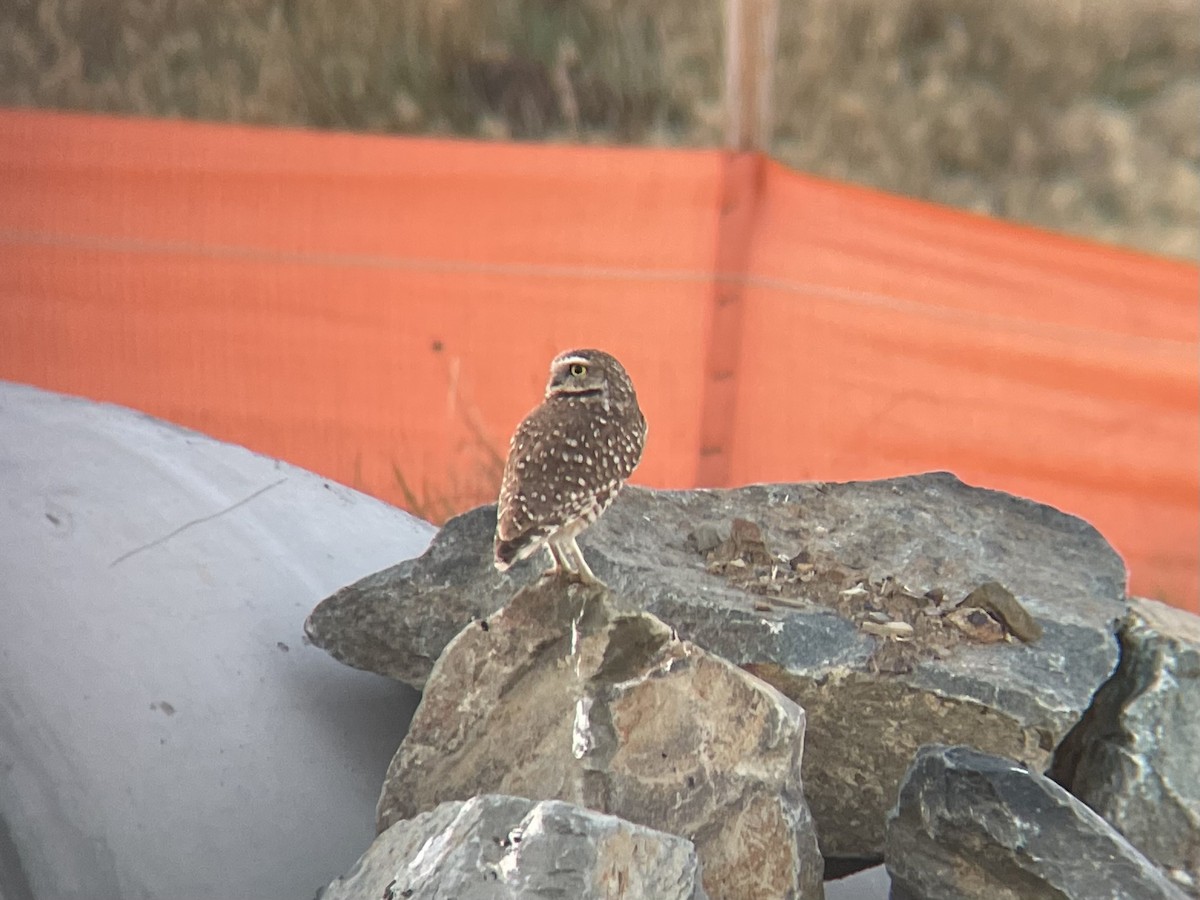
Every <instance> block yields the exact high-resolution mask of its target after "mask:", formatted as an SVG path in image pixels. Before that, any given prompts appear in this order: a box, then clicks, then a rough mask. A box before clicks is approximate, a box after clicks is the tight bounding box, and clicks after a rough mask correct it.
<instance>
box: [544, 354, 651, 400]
mask: <svg viewBox="0 0 1200 900" xmlns="http://www.w3.org/2000/svg"><path fill="white" fill-rule="evenodd" d="M552 397H568V398H572V399H580V400H586V399H596V400H599V401H600V402H602V403H603V404H604V405H605V406H608V405H609V404H613V405H616V406H625V405H627V404H629V403H631V402H632V403H636V402H637V397H636V395H635V394H634V391H633V382H632V381H630V380H629V375H628V373H626V371H625V367H624V366H622V365H621V364H620V363H619V362H617V359H616V357H614V356H612V355H610V354H608V353H605V352H604V351H603V350H568V351H567V352H565V353H560V354H558V356H556V357H555V358H554V361H553V362H552V363H550V383H549V384H547V385H546V399H548V400H549V399H550V398H552Z"/></svg>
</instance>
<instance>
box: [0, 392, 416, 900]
mask: <svg viewBox="0 0 1200 900" xmlns="http://www.w3.org/2000/svg"><path fill="white" fill-rule="evenodd" d="M0 505H2V511H0V857H3V861H2V862H0V897H6V898H9V897H11V898H20V897H24V896H28V895H32V896H34V897H39V898H53V900H69V898H88V900H109V898H132V897H138V898H142V897H177V898H185V900H197V898H209V897H211V898H232V897H246V898H249V897H253V898H272V897H279V898H284V897H287V898H292V900H294V898H306V897H312V896H314V894H315V893H316V891H317V889H318V888H319V887H320V886H322V885H323V884H326V883H327V882H328V881H329V880H330V879H331V878H332V877H334V876H335V875H337V874H339V873H340V872H343V871H345V869H346V867H347V866H348V865H350V864H351V863H352V862H353V861H354V859H355V858H356V857H357V856H358V855H359V854H360V853H361V852H362V848H363V847H365V846H366V845H367V844H368V843H369V842H370V840H371V838H372V835H373V824H374V818H373V815H374V807H375V800H376V796H377V791H378V785H379V780H380V778H381V777H382V775H383V772H384V770H385V769H386V767H387V762H388V759H389V758H390V756H391V754H392V753H393V751H394V750H395V748H396V746H397V744H398V742H399V740H400V739H401V737H402V735H403V731H404V729H405V728H406V727H407V722H408V719H409V717H410V715H411V711H412V708H413V706H414V704H415V701H416V695H415V694H414V693H413V692H412V691H411V690H408V689H406V688H403V687H401V686H400V685H398V684H395V683H393V682H391V681H389V680H387V679H384V678H381V677H379V676H375V675H370V674H367V673H364V672H358V671H354V670H351V669H348V668H346V667H344V666H342V665H340V664H338V663H336V662H334V661H333V660H331V659H330V658H329V657H328V656H327V655H326V654H325V653H324V652H322V651H320V650H317V649H316V648H313V647H310V646H307V645H306V644H305V643H304V642H303V631H302V629H303V624H304V618H305V615H306V614H307V613H308V611H309V609H311V607H312V605H313V604H314V603H315V602H316V601H317V600H319V599H320V598H321V597H323V596H324V595H326V594H327V593H329V592H330V590H332V589H336V588H337V587H338V586H340V585H342V584H345V583H346V582H349V581H352V580H354V579H356V578H359V577H361V576H363V575H365V574H368V573H370V572H373V571H375V570H377V569H379V568H381V567H383V566H386V565H390V564H392V563H395V562H396V561H398V560H401V559H405V558H409V557H412V556H415V555H417V554H419V553H421V552H422V551H423V550H424V548H425V546H426V545H427V544H428V542H429V540H430V538H431V536H432V535H433V531H434V529H433V528H432V527H431V526H429V525H427V524H426V523H424V522H421V521H420V520H417V519H414V518H413V517H411V516H409V515H407V514H406V513H404V512H401V511H399V510H396V509H393V508H391V507H389V506H387V505H386V504H384V503H381V502H379V501H376V500H374V499H371V498H369V497H366V496H364V495H362V494H359V493H357V492H355V491H352V490H349V489H347V488H345V487H342V486H340V485H337V484H334V483H331V482H328V481H326V480H324V479H322V478H320V477H319V476H317V475H314V474H312V473H309V472H305V471H302V470H300V469H296V468H294V467H292V466H288V465H285V464H283V463H280V462H277V461H275V460H271V459H267V458H264V457H261V456H257V455H255V454H253V453H251V452H249V451H248V450H245V449H243V448H240V447H236V446H231V445H228V444H223V443H220V442H218V441H215V440H212V439H210V438H207V437H205V436H203V435H200V434H197V433H194V432H190V431H185V430H182V429H179V428H176V427H174V426H171V425H169V424H166V423H163V422H160V421H157V420H155V419H151V418H149V417H147V416H144V415H142V414H140V413H136V412H133V411H131V410H127V409H124V408H121V407H115V406H109V405H102V404H96V403H91V402H88V401H84V400H79V399H76V398H70V397H64V396H61V395H57V394H51V393H47V392H43V391H38V390H35V389H33V388H29V387H24V386H18V385H13V384H5V383H0ZM5 830H7V833H8V837H9V838H10V842H9V846H7V847H6V846H5V844H6V841H5Z"/></svg>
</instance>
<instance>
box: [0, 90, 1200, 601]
mask: <svg viewBox="0 0 1200 900" xmlns="http://www.w3.org/2000/svg"><path fill="white" fill-rule="evenodd" d="M0 179H2V181H0V378H5V379H10V380H16V381H23V382H29V383H33V384H37V385H40V386H43V387H47V388H51V389H54V390H60V391H68V392H71V393H76V394H82V395H85V396H89V397H94V398H97V399H102V400H109V401H114V402H118V403H123V404H127V405H130V406H134V407H137V408H139V409H143V410H146V411H147V412H150V413H153V414H155V415H159V416H163V417H165V418H167V419H171V420H173V421H176V422H179V423H181V424H184V425H188V426H191V427H194V428H197V429H200V430H202V431H205V432H208V433H210V434H213V435H215V436H217V437H220V438H224V439H227V440H232V441H237V442H239V443H242V444H245V445H246V446H249V447H251V448H253V449H255V450H257V451H260V452H263V453H267V454H271V455H274V456H278V457H281V458H284V459H287V460H289V461H290V462H294V463H296V464H298V465H302V466H305V467H307V468H310V469H313V470H315V471H318V472H321V473H323V474H326V475H328V476H329V477H331V478H334V479H337V480H339V481H343V482H346V483H348V484H352V485H354V486H356V487H359V488H360V489H363V490H366V491H368V492H370V493H373V494H376V495H378V496H380V497H383V498H385V499H387V500H390V501H393V502H396V503H398V504H400V505H403V506H406V507H408V508H410V509H412V510H413V511H415V512H417V513H418V514H421V515H424V516H427V517H430V518H435V519H438V518H442V517H444V516H446V515H448V514H450V513H452V512H455V511H458V510H461V509H464V508H467V507H469V506H471V505H473V504H475V503H479V502H484V501H487V500H489V499H491V498H492V497H493V495H494V493H495V488H496V484H497V482H498V471H499V466H500V462H501V454H502V453H503V451H504V447H505V443H506V441H507V436H508V434H509V433H510V432H511V430H512V427H513V426H514V425H515V423H516V422H517V421H518V420H519V419H520V417H521V416H522V415H523V414H524V413H525V412H526V411H527V410H528V408H529V407H530V406H531V405H532V404H533V403H534V402H535V401H536V399H537V397H538V395H539V394H540V391H541V389H542V387H543V383H544V379H545V367H546V363H547V361H548V360H549V358H550V357H551V356H552V355H553V354H554V353H556V352H557V351H559V350H561V349H563V348H565V347H568V346H573V345H595V346H602V347H605V348H606V349H610V350H612V351H613V352H614V353H616V354H617V355H618V356H619V357H620V358H622V360H623V361H625V362H626V364H627V367H628V368H629V370H630V372H631V373H632V375H633V376H634V379H635V381H636V382H637V384H638V389H639V395H640V396H641V398H642V400H643V406H644V408H645V411H646V415H647V418H648V419H649V421H650V423H651V431H650V440H649V444H648V447H647V455H646V459H645V461H644V463H643V465H642V468H641V469H639V472H638V477H637V479H636V480H638V481H640V482H641V483H644V484H651V485H656V486H664V487H666V486H669V487H688V486H692V485H694V484H697V483H699V482H704V483H712V481H713V480H714V479H719V480H720V481H723V482H726V483H730V484H736V483H743V482H747V481H758V480H798V479H810V478H816V479H825V480H846V479H856V478H874V477H881V476H887V475H896V474H901V473H906V472H913V471H920V470H927V469H949V470H952V471H954V472H956V473H958V474H959V475H960V476H961V477H962V478H964V479H965V480H967V481H969V482H971V483H975V484H980V485H985V486H989V487H995V488H1000V489H1004V490H1009V491H1013V492H1016V493H1021V494H1025V495H1027V496H1030V497H1033V498H1035V499H1037V500H1041V501H1044V502H1047V503H1051V504H1053V505H1055V506H1058V507H1059V508H1061V509H1064V510H1066V511H1068V512H1071V513H1075V514H1078V515H1081V516H1083V517H1085V518H1087V519H1088V520H1090V521H1091V522H1092V523H1094V524H1095V525H1096V526H1097V527H1098V528H1099V529H1100V531H1101V532H1102V533H1104V535H1105V536H1106V537H1108V538H1109V539H1110V540H1111V541H1112V542H1113V543H1114V544H1115V545H1116V546H1117V548H1118V549H1119V550H1120V551H1121V553H1122V554H1123V555H1124V556H1125V558H1126V561H1127V563H1128V564H1129V565H1130V568H1131V572H1132V588H1133V590H1135V591H1138V592H1141V593H1146V594H1150V595H1153V596H1161V597H1163V598H1164V599H1167V600H1168V601H1170V602H1173V603H1176V604H1177V605H1180V606H1184V607H1187V608H1190V609H1193V610H1197V609H1200V605H1198V604H1200V561H1198V555H1200V462H1198V460H1200V386H1198V384H1200V376H1198V369H1200V360H1198V347H1200V333H1198V332H1200V322H1198V317H1197V294H1198V289H1200V277H1198V273H1197V269H1196V268H1195V267H1193V266H1189V265H1186V264H1182V263H1177V262H1171V261H1167V260H1162V259H1156V258H1152V257H1147V256H1142V255H1138V254H1134V253H1129V252H1126V251H1122V250H1117V249H1113V248H1108V247H1103V246H1099V245H1095V244H1090V243H1086V242H1081V241H1076V240H1068V239H1065V238H1061V237H1058V236H1054V235H1050V234H1046V233H1042V232H1038V231H1034V230H1030V229H1023V228H1019V227H1015V226H1012V225H1008V224H1003V223H999V222H995V221H991V220H987V219H983V218H979V217H975V216H971V215H967V214H964V213H959V212H954V211H950V210H945V209H942V208H938V207H932V206H929V205H926V204H920V203H916V202H912V201H907V200H902V199H898V198H894V197H889V196H885V195H881V194H878V193H875V192H870V191H866V190H862V189H858V188H854V187H849V186H845V185H839V184H831V183H828V182H823V181H819V180H816V179H811V178H806V177H804V176H801V175H798V174H796V173H794V172H790V171H788V170H786V169H784V168H783V167H781V166H778V165H775V164H773V163H770V162H767V161H763V160H761V159H758V158H756V157H750V158H748V157H727V156H725V155H724V154H722V153H720V152H716V151H701V152H697V151H668V150H653V149H637V150H632V149H608V148H587V147H561V146H515V145H508V144H473V143H466V142H453V141H435V140H414V139H397V138H385V137H371V136H349V135H341V134H322V133H312V132H304V131H284V130H266V129H250V128H238V127H230V126H217V125H202V124H195V123H182V122H167V121H139V120H120V119H112V118H105V117H91V116H74V115H63V114H54V113H41V112H32V111H18V110H7V111H4V110H0Z"/></svg>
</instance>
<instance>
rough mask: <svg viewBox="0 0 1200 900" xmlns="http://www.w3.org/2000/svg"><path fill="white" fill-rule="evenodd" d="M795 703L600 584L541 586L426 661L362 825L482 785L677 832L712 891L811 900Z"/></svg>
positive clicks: (717, 895)
mask: <svg viewBox="0 0 1200 900" xmlns="http://www.w3.org/2000/svg"><path fill="white" fill-rule="evenodd" d="M803 747H804V713H803V711H802V710H800V709H799V708H798V707H797V706H796V705H795V704H794V703H792V702H791V701H790V700H788V699H787V698H786V697H784V696H783V695H782V694H780V693H779V692H778V691H776V690H775V689H774V688H772V687H770V686H769V685H766V684H764V683H763V682H761V681H760V680H758V679H757V678H754V677H752V676H751V675H749V674H747V673H746V672H744V671H742V670H741V669H739V668H737V667H736V666H734V665H732V664H731V663H729V662H727V661H726V660H723V659H720V658H719V657H715V656H713V655H712V654H709V653H707V652H706V651H704V650H702V649H701V648H699V647H697V646H696V645H695V644H691V643H690V642H687V641H682V640H679V638H678V637H677V636H676V635H675V634H674V633H673V632H672V630H671V629H670V628H669V627H668V626H666V625H664V624H663V623H662V622H661V621H659V620H658V619H656V618H655V617H654V616H652V615H650V614H649V613H646V612H642V611H639V610H630V609H625V608H623V607H622V605H621V604H620V601H619V598H617V597H615V596H614V595H612V594H610V593H609V592H607V591H605V590H603V589H592V588H581V587H579V586H576V585H567V584H566V583H565V582H563V581H561V580H547V581H543V582H541V583H539V584H537V585H535V586H532V587H529V588H526V589H524V590H522V591H521V592H520V593H519V594H518V595H517V596H516V597H514V598H513V600H512V601H511V602H510V603H509V604H508V605H506V606H505V607H504V609H502V610H500V611H499V612H498V613H496V614H495V615H493V616H491V617H490V618H489V619H487V620H483V621H480V622H478V623H476V624H472V625H469V626H467V627H466V628H465V629H464V630H463V631H462V632H461V633H460V634H459V635H458V636H456V637H455V638H454V640H453V641H451V642H450V645H449V646H448V647H447V648H446V651H445V652H444V653H443V654H442V655H441V657H439V659H438V661H437V663H436V664H435V666H434V669H433V673H432V674H431V675H430V678H429V682H428V684H427V686H426V690H425V694H424V696H423V697H422V698H421V704H420V706H419V707H418V708H417V712H416V714H415V715H414V716H413V721H412V726H411V728H410V730H409V733H408V734H407V735H406V736H405V739H404V743H403V744H401V746H400V750H399V752H398V753H397V754H396V757H395V759H393V760H392V764H391V766H390V767H389V768H388V774H387V780H386V781H385V783H384V786H383V791H382V794H381V796H380V800H379V827H380V829H381V830H382V829H385V828H388V827H389V826H391V825H392V824H393V823H395V822H396V821H398V820H400V819H405V818H411V817H412V816H414V815H417V814H418V813H420V812H423V811H427V810H429V809H432V808H433V807H435V806H436V805H437V804H438V803H441V802H444V801H447V800H464V799H467V798H470V797H472V796H474V795H476V794H480V793H487V792H495V793H503V794H515V795H519V796H525V797H533V798H537V799H560V800H565V801H569V802H571V803H575V804H578V805H580V806H584V807H587V808H590V809H595V810H599V811H601V812H606V813H611V814H613V815H617V816H620V817H622V818H624V819H627V820H629V821H631V822H637V823H639V824H642V825H646V826H648V827H651V828H655V829H659V830H661V831H665V832H669V833H671V834H677V835H681V836H683V837H686V838H688V839H690V840H691V841H693V842H694V843H695V845H696V852H697V854H698V855H699V858H700V862H701V864H702V866H703V870H704V871H703V879H704V888H705V890H706V891H707V892H708V895H709V896H710V897H711V898H713V900H738V898H742V897H771V898H775V900H807V898H819V897H820V896H821V879H822V874H823V868H824V866H823V862H822V860H821V856H820V854H819V852H818V850H817V840H816V836H815V834H814V832H813V824H812V818H811V815H810V814H809V811H808V807H807V806H806V805H805V802H804V794H803V789H802V785H801V774H800V773H801V755H802V752H803Z"/></svg>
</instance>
